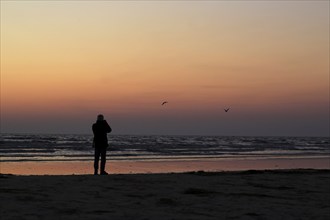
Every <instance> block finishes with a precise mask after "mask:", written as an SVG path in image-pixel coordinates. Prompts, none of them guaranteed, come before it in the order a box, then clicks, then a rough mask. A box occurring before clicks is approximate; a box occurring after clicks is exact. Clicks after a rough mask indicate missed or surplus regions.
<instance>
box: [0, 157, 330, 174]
mask: <svg viewBox="0 0 330 220" xmlns="http://www.w3.org/2000/svg"><path fill="white" fill-rule="evenodd" d="M270 169H330V157H327V158H290V159H288V158H276V159H274V158H273V159H241V160H239V159H207V160H181V161H180V160H168V161H113V160H108V161H107V164H106V170H107V171H108V172H110V173H111V174H131V173H171V172H190V171H212V172H220V171H244V170H270ZM93 172H94V170H93V161H83V162H82V161H80V162H67V161H57V162H1V163H0V173H2V174H6V173H8V174H17V175H72V174H75V175H81V174H92V173H93Z"/></svg>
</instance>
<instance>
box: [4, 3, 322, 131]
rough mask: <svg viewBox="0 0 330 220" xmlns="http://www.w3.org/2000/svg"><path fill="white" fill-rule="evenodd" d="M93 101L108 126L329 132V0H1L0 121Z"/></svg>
mask: <svg viewBox="0 0 330 220" xmlns="http://www.w3.org/2000/svg"><path fill="white" fill-rule="evenodd" d="M165 100H166V101H168V102H169V103H168V104H167V105H165V106H161V103H162V101H165ZM227 107H230V108H231V110H230V111H229V112H228V113H225V112H224V111H223V109H224V108H227ZM98 113H103V114H104V115H105V117H106V119H107V120H108V122H109V123H110V125H111V126H112V128H113V130H114V134H199V135H288V136H293V135H294V136H295V135H297V136H302V135H304V136H305V135H307V136H329V1H234V2H232V1H209V2H208V1H191V2H189V1H170V2H165V1H153V2H150V1H146V2H143V1H125V2H118V1H69V2H68V1H42V2H41V1H1V132H4V133H11V132H15V133H22V132H23V133H91V124H92V123H94V121H95V119H96V115H97V114H98Z"/></svg>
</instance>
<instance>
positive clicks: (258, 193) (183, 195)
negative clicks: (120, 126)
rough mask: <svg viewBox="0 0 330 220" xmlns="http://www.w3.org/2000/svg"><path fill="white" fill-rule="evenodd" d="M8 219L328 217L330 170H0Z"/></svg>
mask: <svg viewBox="0 0 330 220" xmlns="http://www.w3.org/2000/svg"><path fill="white" fill-rule="evenodd" d="M0 183H1V188H0V196H1V200H0V207H1V208H0V216H1V220H7V219H54V220H55V219H56V220H58V219H134V220H135V219H329V218H330V170H272V171H240V172H191V173H172V174H171V173H167V174H113V175H108V176H93V175H59V176H56V175H53V176H41V175H39V176H15V175H3V174H2V175H0Z"/></svg>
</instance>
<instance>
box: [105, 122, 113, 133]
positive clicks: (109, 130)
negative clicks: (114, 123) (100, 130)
mask: <svg viewBox="0 0 330 220" xmlns="http://www.w3.org/2000/svg"><path fill="white" fill-rule="evenodd" d="M104 124H105V130H106V132H107V133H110V132H111V131H112V129H111V127H110V125H109V124H108V122H107V121H106V120H104Z"/></svg>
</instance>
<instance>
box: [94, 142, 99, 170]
mask: <svg viewBox="0 0 330 220" xmlns="http://www.w3.org/2000/svg"><path fill="white" fill-rule="evenodd" d="M100 154H101V150H100V149H99V148H95V154H94V175H97V172H98V169H99V159H100Z"/></svg>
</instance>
